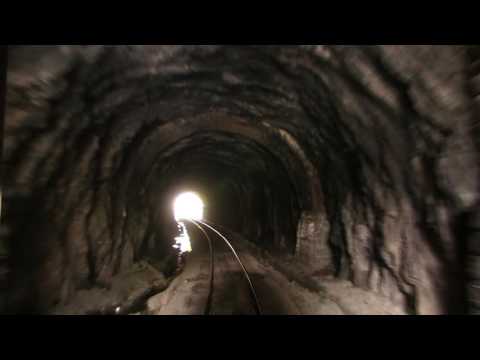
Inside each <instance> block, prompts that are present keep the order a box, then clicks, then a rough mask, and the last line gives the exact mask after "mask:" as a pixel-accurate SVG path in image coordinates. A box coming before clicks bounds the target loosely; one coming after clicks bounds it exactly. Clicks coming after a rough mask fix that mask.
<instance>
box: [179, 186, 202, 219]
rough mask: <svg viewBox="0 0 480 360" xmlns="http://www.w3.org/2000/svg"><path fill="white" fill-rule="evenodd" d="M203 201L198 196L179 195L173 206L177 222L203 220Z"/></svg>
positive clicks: (191, 194) (187, 193) (192, 194)
mask: <svg viewBox="0 0 480 360" xmlns="http://www.w3.org/2000/svg"><path fill="white" fill-rule="evenodd" d="M203 208H204V205H203V201H202V199H201V198H200V196H198V195H197V194H195V193H193V192H186V193H182V194H180V195H178V196H177V197H176V198H175V202H174V204H173V213H174V216H175V220H176V221H177V222H178V221H181V220H197V221H201V220H203Z"/></svg>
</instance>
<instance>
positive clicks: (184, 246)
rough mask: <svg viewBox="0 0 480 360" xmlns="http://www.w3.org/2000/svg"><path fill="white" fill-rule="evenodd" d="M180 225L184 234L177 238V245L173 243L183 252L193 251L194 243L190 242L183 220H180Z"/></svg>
mask: <svg viewBox="0 0 480 360" xmlns="http://www.w3.org/2000/svg"><path fill="white" fill-rule="evenodd" d="M178 225H179V226H180V227H181V228H182V234H181V235H180V236H177V237H176V238H175V245H173V247H174V248H175V249H178V250H179V251H180V252H181V253H182V254H183V253H186V252H192V244H191V243H190V236H188V231H187V227H186V226H185V224H184V223H182V222H179V223H178Z"/></svg>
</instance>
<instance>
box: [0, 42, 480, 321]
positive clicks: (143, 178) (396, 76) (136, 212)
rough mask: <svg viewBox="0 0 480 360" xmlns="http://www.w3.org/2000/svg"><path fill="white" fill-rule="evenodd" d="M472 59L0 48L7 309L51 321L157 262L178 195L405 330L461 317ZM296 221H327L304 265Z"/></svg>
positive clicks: (298, 51) (276, 49)
mask: <svg viewBox="0 0 480 360" xmlns="http://www.w3.org/2000/svg"><path fill="white" fill-rule="evenodd" d="M467 55H468V52H467V47H465V46H450V45H435V46H433V45H418V46H412V45H375V46H343V45H308V46H258V45H250V46H227V45H215V46H213V45H195V46H193V45H129V46H127V45H124V46H38V47H29V46H20V47H12V48H11V51H10V59H9V60H10V61H9V63H10V64H12V66H11V67H10V69H9V73H8V84H7V85H8V88H7V117H6V128H5V143H4V145H5V149H4V150H5V151H4V152H5V154H4V171H5V172H6V174H8V176H6V178H5V180H6V184H5V185H6V196H5V223H6V226H8V228H9V236H8V241H9V244H10V251H11V253H10V254H9V256H10V258H11V260H12V261H11V264H12V268H11V274H12V275H11V281H10V283H11V286H10V288H9V304H10V306H11V307H12V309H11V311H13V312H39V311H46V310H47V309H50V308H52V307H53V306H55V305H57V304H60V303H64V302H66V301H67V300H68V299H71V298H72V297H74V296H75V294H76V293H77V292H78V291H79V290H81V289H85V288H89V287H92V286H109V285H110V284H111V282H112V279H113V277H114V276H115V275H116V274H118V273H120V272H122V271H125V270H126V269H128V268H129V267H130V266H131V265H132V264H133V263H135V262H137V261H139V260H140V259H142V258H143V257H145V256H152V255H155V256H157V257H159V258H164V257H165V256H167V254H168V248H169V246H170V243H169V241H171V236H170V235H171V232H170V230H169V229H170V227H171V224H170V223H169V221H168V218H169V216H170V215H171V214H170V211H171V210H170V208H169V207H170V203H171V197H172V195H173V194H174V193H175V192H177V191H178V190H180V189H183V188H185V187H188V188H194V189H196V190H198V191H199V192H202V193H205V196H206V197H207V198H209V199H210V203H209V206H208V207H209V209H207V210H208V212H209V217H210V218H211V219H212V220H213V221H215V222H219V223H222V224H224V225H226V226H228V227H230V228H232V229H234V230H236V231H240V232H242V233H243V235H245V236H246V237H247V238H249V240H251V241H252V242H254V243H256V244H257V245H258V246H260V247H262V248H264V249H266V250H269V251H271V252H272V253H289V254H293V253H294V251H295V249H296V248H297V246H300V249H309V248H310V247H312V248H315V247H317V246H320V247H321V246H324V244H325V243H328V245H329V247H330V254H331V257H330V259H329V261H330V263H331V264H332V270H333V273H334V274H335V275H336V276H337V277H340V278H342V279H345V280H352V281H353V282H354V284H355V285H357V286H358V287H361V288H363V289H368V290H371V291H374V292H376V293H379V294H383V295H385V296H388V297H389V298H391V299H393V300H394V301H395V302H398V303H403V304H405V306H406V307H407V308H408V311H409V312H414V313H421V314H439V313H440V314H442V313H457V312H461V311H462V309H463V308H462V304H463V303H464V302H465V299H464V292H465V280H464V275H463V272H464V264H463V262H462V261H463V260H462V245H461V244H460V242H459V241H458V236H459V235H458V233H457V232H455V231H454V223H455V220H456V219H457V217H458V216H459V214H462V213H463V212H465V211H467V210H468V209H471V208H472V206H474V205H475V204H476V203H477V202H478V189H479V187H478V152H479V151H480V146H478V145H479V143H478V142H479V139H480V136H478V134H477V133H476V132H475V131H478V129H477V130H475V126H474V125H475V124H476V123H477V122H478V121H476V120H475V119H478V115H476V114H475V113H474V111H473V100H474V92H475V84H476V83H475V80H472V79H471V77H472V76H471V68H470V63H469V60H468V56H467ZM473 77H474V76H473ZM472 81H473V82H474V84H473V86H471V88H470V91H469V86H468V84H471V83H472ZM466 169H468V175H469V176H467V174H466V171H467V170H466ZM470 174H471V175H470ZM163 204H165V205H163ZM214 204H215V205H214ZM302 213H317V214H322V216H323V217H322V219H325V221H327V222H328V226H327V224H326V223H325V222H324V220H322V225H321V226H320V225H319V228H318V229H313V230H312V232H311V234H312V236H310V237H308V236H307V238H309V240H308V241H312V243H311V244H310V243H307V245H306V247H305V242H304V241H303V240H302V239H300V243H297V241H298V240H297V238H296V234H297V231H298V223H299V220H300V218H301V214H302ZM302 226H303V225H302ZM320 228H321V229H323V230H320ZM327 229H328V230H327ZM302 233H303V230H301V229H300V234H302ZM307 233H308V231H307ZM326 233H327V234H326ZM317 234H318V239H317V241H318V242H319V243H318V244H317V243H315V242H314V241H316V240H315V239H316V238H317ZM151 236H155V239H156V243H155V244H156V245H155V246H154V250H149V252H148V254H147V251H146V250H145V249H146V248H147V246H146V245H145V244H146V243H147V239H149V238H151ZM302 236H303V235H302ZM325 237H327V241H325V240H326V239H325ZM300 251H301V252H302V251H304V250H300ZM316 251H317V250H314V251H313V254H314V256H312V257H311V259H318V261H319V262H321V264H318V267H319V268H323V267H324V266H323V264H324V263H327V262H328V259H327V258H326V257H323V256H321V257H317V255H315V254H316ZM152 252H154V253H155V254H152ZM322 252H323V250H322Z"/></svg>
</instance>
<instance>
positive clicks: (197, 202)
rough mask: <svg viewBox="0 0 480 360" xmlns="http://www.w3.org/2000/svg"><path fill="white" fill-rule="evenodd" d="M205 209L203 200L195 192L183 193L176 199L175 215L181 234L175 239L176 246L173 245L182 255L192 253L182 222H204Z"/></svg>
mask: <svg viewBox="0 0 480 360" xmlns="http://www.w3.org/2000/svg"><path fill="white" fill-rule="evenodd" d="M203 208H204V204H203V201H202V199H201V198H200V196H198V195H197V194H195V193H193V192H186V193H182V194H180V195H178V196H177V197H176V198H175V201H174V203H173V213H174V216H175V220H176V221H177V223H178V227H179V230H180V232H181V234H180V236H177V237H176V238H175V245H173V247H174V248H176V249H178V250H179V251H180V252H181V253H182V254H183V253H186V252H191V251H192V245H191V242H190V236H189V235H188V231H187V227H186V226H185V224H184V223H183V221H182V220H196V221H201V220H203Z"/></svg>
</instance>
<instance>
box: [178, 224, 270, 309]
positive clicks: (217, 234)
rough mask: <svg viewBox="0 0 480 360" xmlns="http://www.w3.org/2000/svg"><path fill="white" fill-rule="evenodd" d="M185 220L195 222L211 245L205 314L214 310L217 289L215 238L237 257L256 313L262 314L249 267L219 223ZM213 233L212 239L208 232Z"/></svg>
mask: <svg viewBox="0 0 480 360" xmlns="http://www.w3.org/2000/svg"><path fill="white" fill-rule="evenodd" d="M183 221H186V222H188V223H190V224H193V225H194V226H195V227H196V228H197V229H198V230H199V231H200V233H201V235H202V236H204V238H205V239H206V240H207V242H208V246H209V251H210V281H209V282H210V284H209V293H208V298H207V303H206V305H205V311H204V315H210V314H211V311H212V302H213V294H214V290H215V277H214V273H215V243H214V242H213V239H215V238H217V240H221V241H223V242H224V243H225V244H226V245H227V247H228V249H229V250H230V252H231V253H232V255H233V256H234V258H235V259H236V261H237V263H238V265H239V266H240V267H241V269H242V274H243V277H244V279H245V280H246V282H247V283H248V288H249V292H250V296H251V298H252V303H253V304H254V307H255V313H256V315H262V310H261V306H260V301H259V299H258V296H257V292H256V291H255V286H254V284H253V282H252V279H251V277H250V274H249V273H248V270H247V268H246V267H245V265H244V263H243V262H242V260H241V259H240V256H239V255H238V253H237V251H236V250H235V248H234V247H233V245H232V244H231V242H230V241H229V240H228V239H227V237H226V236H225V235H224V234H222V233H221V232H220V231H219V230H218V229H217V228H218V227H220V226H219V225H216V224H213V223H211V222H207V221H199V220H189V219H185V220H183ZM209 231H210V232H211V233H213V235H215V237H214V238H213V239H212V237H210V236H209V234H208V232H209Z"/></svg>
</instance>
